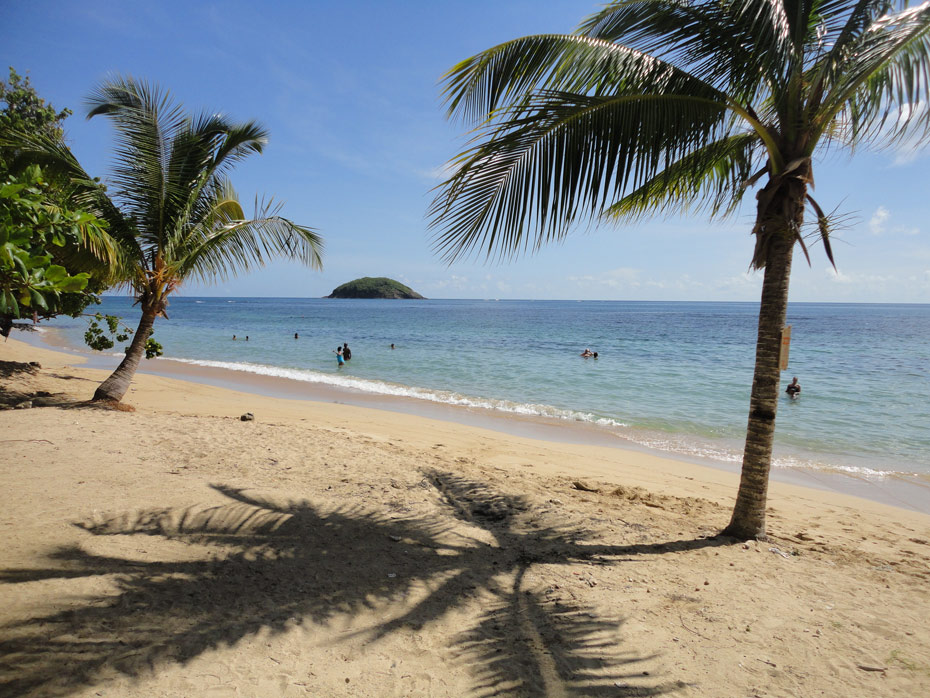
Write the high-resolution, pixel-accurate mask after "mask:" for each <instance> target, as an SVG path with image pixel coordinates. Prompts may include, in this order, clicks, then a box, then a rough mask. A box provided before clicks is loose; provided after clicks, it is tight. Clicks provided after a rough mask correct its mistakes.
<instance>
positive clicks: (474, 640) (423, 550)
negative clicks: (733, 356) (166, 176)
mask: <svg viewBox="0 0 930 698" xmlns="http://www.w3.org/2000/svg"><path fill="white" fill-rule="evenodd" d="M29 361H38V362H39V363H40V364H41V367H40V368H36V367H30V366H29V364H28V362H29ZM106 373H107V372H106V371H105V370H101V369H99V368H96V369H95V368H88V367H87V366H86V365H83V364H81V363H80V357H77V356H75V355H74V354H66V353H63V352H59V351H53V350H51V349H44V348H41V347H38V346H35V345H34V344H26V343H24V342H21V341H18V340H9V341H8V342H5V343H0V388H2V390H0V397H2V398H3V402H4V403H5V405H16V404H19V402H20V401H22V400H23V399H25V398H26V397H29V396H35V397H34V399H35V401H36V404H35V405H34V406H33V408H32V409H9V410H4V411H2V412H0V443H2V444H3V454H4V467H0V528H2V530H3V531H4V532H5V538H4V540H5V545H4V548H3V554H2V563H0V593H2V595H3V598H4V599H5V600H7V601H8V603H6V604H2V605H0V643H2V645H3V647H4V650H5V656H6V658H7V659H8V661H7V662H5V663H4V664H3V666H2V667H0V693H4V689H6V692H7V693H10V692H11V691H12V694H15V695H23V696H24V697H25V696H49V695H58V696H63V695H68V696H73V697H74V698H94V697H95V696H99V695H101V694H106V695H119V696H122V697H124V698H148V696H153V695H164V696H192V695H198V696H199V695H208V694H211V695H212V694H216V695H261V696H264V695H280V696H289V697H293V698H297V697H298V696H308V695H313V696H336V695H352V696H360V697H365V698H368V697H370V698H382V697H385V696H433V697H435V698H459V697H460V696H465V695H478V694H482V695H483V694H484V693H485V692H486V690H487V689H488V687H489V686H491V685H492V684H491V682H493V684H494V685H493V690H494V691H495V692H496V693H499V694H501V695H569V694H578V693H584V694H591V695H593V694H597V695H617V696H620V695H629V696H632V695H660V694H668V695H676V696H691V695H695V696H696V695H701V696H746V695H756V694H760V690H761V691H762V692H763V693H766V694H771V695H793V696H802V695H803V696H807V695H849V696H856V695H869V696H876V698H879V697H881V698H886V697H887V698H892V697H895V696H901V695H918V694H920V693H921V691H922V690H923V689H924V688H925V687H926V685H927V678H928V676H930V664H928V663H927V657H930V626H927V624H926V615H927V609H928V608H930V585H928V582H930V515H927V514H921V513H917V512H912V511H908V510H906V509H903V508H899V507H893V506H887V505H885V504H881V503H877V502H874V501H869V500H866V499H863V498H860V497H856V496H851V495H849V494H841V493H836V492H829V491H823V490H817V489H812V488H810V487H802V486H796V485H792V484H787V483H784V482H779V481H773V482H772V483H771V485H770V487H769V498H768V506H767V508H766V517H767V521H768V539H767V540H766V541H755V540H750V541H735V540H733V539H725V538H721V537H719V536H717V535H716V534H717V533H718V532H719V531H720V530H721V529H722V528H723V527H724V526H725V524H726V522H727V520H728V519H729V516H730V512H731V511H732V506H733V499H734V496H735V492H736V485H737V480H738V477H737V475H736V474H734V473H728V472H726V471H724V470H719V469H714V468H708V467H705V466H700V465H695V464H692V463H687V462H684V461H682V460H674V459H670V458H667V457H659V456H656V455H651V454H648V453H643V452H638V451H633V450H627V449H622V448H617V447H607V446H599V445H591V444H583V445H576V444H567V443H559V442H555V441H551V440H540V439H537V438H529V437H524V436H513V435H508V434H505V433H501V432H500V431H494V430H490V429H486V428H483V427H477V426H467V425H462V424H460V423H456V422H453V421H443V420H437V419H431V418H428V417H422V416H414V415H410V414H403V413H400V412H397V411H389V410H384V409H370V408H364V407H358V406H354V405H348V404H344V403H335V402H314V401H310V400H306V399H300V400H298V399H283V398H277V397H268V396H264V395H259V394H256V393H254V392H253V393H250V392H242V391H234V390H231V389H228V388H219V387H214V386H209V385H204V384H200V383H196V382H193V381H191V380H178V379H177V378H167V377H162V376H156V375H150V374H146V373H140V374H138V375H137V376H136V377H135V379H134V381H133V383H132V385H131V387H130V389H129V393H128V394H127V395H126V399H125V402H126V404H128V405H130V406H132V407H133V410H132V411H123V410H113V409H106V408H101V407H98V406H94V405H88V404H86V402H85V401H87V400H88V399H89V398H90V397H91V396H92V395H93V391H94V390H95V388H96V386H97V384H98V383H99V382H100V381H101V380H103V379H104V378H105V377H106ZM40 398H41V399H42V400H48V402H46V403H44V404H43V402H42V401H40ZM56 405H57V406H56ZM245 412H252V413H253V415H254V419H253V420H247V421H242V420H241V419H240V415H242V414H243V413H245ZM63 666H64V667H66V668H67V670H66V671H63V670H62V667H63ZM500 667H504V669H505V671H506V674H502V673H501V670H500ZM763 687H764V688H763Z"/></svg>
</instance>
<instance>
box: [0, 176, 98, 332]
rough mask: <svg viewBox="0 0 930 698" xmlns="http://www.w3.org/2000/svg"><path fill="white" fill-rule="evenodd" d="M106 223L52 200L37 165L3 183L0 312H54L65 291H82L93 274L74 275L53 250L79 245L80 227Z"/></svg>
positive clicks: (16, 314) (0, 193)
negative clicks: (58, 262)
mask: <svg viewBox="0 0 930 698" xmlns="http://www.w3.org/2000/svg"><path fill="white" fill-rule="evenodd" d="M102 225H103V224H102V222H101V221H99V220H97V219H96V218H95V217H94V216H92V215H91V214H89V213H87V212H85V211H77V210H69V209H67V208H63V207H61V206H57V205H55V204H53V203H51V202H50V201H49V199H48V187H47V185H46V183H45V181H44V180H43V178H42V171H41V169H40V168H39V167H38V166H35V165H33V166H31V167H29V168H27V169H26V171H25V172H24V173H23V174H21V175H19V176H8V177H7V178H6V179H5V180H4V181H3V182H2V183H0V315H8V316H12V317H14V318H19V317H23V315H24V314H32V313H33V312H41V313H42V314H43V315H46V316H47V315H50V314H55V313H57V312H59V311H60V310H61V309H62V294H63V293H72V294H73V293H78V292H80V291H83V290H84V289H85V287H86V286H87V283H88V279H89V278H90V275H89V274H88V273H87V272H80V273H76V274H71V273H70V272H69V271H68V269H66V268H65V267H64V266H62V265H61V264H57V263H55V261H54V258H53V257H54V254H53V253H54V250H55V248H59V249H60V248H63V247H64V246H65V245H67V244H69V243H70V244H78V243H79V241H80V239H81V232H80V231H81V228H82V227H93V228H100V227H102Z"/></svg>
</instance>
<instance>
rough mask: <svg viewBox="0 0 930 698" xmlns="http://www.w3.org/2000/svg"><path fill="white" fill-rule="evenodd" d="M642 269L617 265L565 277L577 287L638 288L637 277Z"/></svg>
mask: <svg viewBox="0 0 930 698" xmlns="http://www.w3.org/2000/svg"><path fill="white" fill-rule="evenodd" d="M641 274H642V270H640V269H633V268H630V267H617V268H616V269H609V270H607V271H604V272H601V273H599V274H585V275H582V276H569V277H566V280H567V281H570V282H572V283H574V284H575V285H576V286H578V287H579V288H611V289H617V288H625V289H629V288H638V287H639V286H640V281H639V277H640V275H641Z"/></svg>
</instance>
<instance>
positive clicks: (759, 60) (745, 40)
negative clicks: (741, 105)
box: [578, 0, 803, 101]
mask: <svg viewBox="0 0 930 698" xmlns="http://www.w3.org/2000/svg"><path fill="white" fill-rule="evenodd" d="M788 4H789V3H782V2H775V1H772V0H741V1H737V2H699V3H695V2H684V1H681V0H633V1H630V2H615V3H611V4H609V5H607V6H606V7H604V9H602V10H601V11H599V12H597V13H595V14H594V15H592V16H591V17H589V18H588V19H587V20H585V21H584V22H583V23H582V24H581V26H580V27H579V29H578V32H579V33H581V34H584V35H586V36H593V37H597V38H601V39H604V40H606V41H610V42H617V43H622V44H623V45H626V46H629V47H631V48H634V49H636V50H638V51H642V52H643V53H647V54H649V55H653V56H657V57H660V58H662V59H663V60H667V61H668V62H670V63H673V64H675V65H679V66H687V70H688V72H689V73H691V74H692V75H695V76H697V77H699V78H701V79H702V80H704V81H706V82H708V83H710V84H712V85H714V86H716V87H717V88H718V89H721V90H725V91H726V92H727V93H728V94H730V95H732V96H733V97H734V98H737V99H740V100H741V101H744V100H746V99H747V98H749V97H751V96H753V95H756V94H758V93H759V92H760V90H764V91H766V92H768V91H771V90H772V89H773V87H772V86H773V84H775V83H778V82H780V81H782V80H783V77H782V76H783V75H784V74H785V73H786V66H787V65H789V63H790V60H791V57H792V55H793V53H794V52H795V48H796V47H795V42H796V40H797V38H796V34H797V30H796V27H795V25H796V24H797V23H798V20H799V17H798V16H797V14H798V13H797V12H788V11H787V9H788V8H787V5H788ZM791 4H795V3H791ZM802 4H803V3H802ZM798 9H802V8H798ZM801 14H802V15H803V12H802V13H801ZM800 19H803V17H801V18H800Z"/></svg>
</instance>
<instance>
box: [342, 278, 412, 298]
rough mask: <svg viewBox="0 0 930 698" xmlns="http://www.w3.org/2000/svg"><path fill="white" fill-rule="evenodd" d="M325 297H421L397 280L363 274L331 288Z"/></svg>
mask: <svg viewBox="0 0 930 698" xmlns="http://www.w3.org/2000/svg"><path fill="white" fill-rule="evenodd" d="M326 297H327V298H414V299H420V298H423V296H421V295H420V294H419V293H417V292H416V291H414V290H413V289H412V288H410V287H409V286H405V285H404V284H402V283H400V282H399V281H394V279H389V278H387V277H385V276H377V277H372V276H363V277H362V278H360V279H355V280H354V281H349V282H347V283H344V284H342V285H341V286H337V287H336V288H335V289H333V292H332V293H330V294H329V295H328V296H326Z"/></svg>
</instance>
